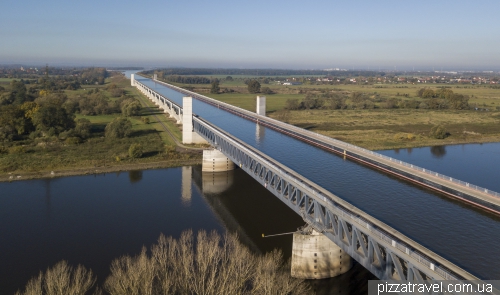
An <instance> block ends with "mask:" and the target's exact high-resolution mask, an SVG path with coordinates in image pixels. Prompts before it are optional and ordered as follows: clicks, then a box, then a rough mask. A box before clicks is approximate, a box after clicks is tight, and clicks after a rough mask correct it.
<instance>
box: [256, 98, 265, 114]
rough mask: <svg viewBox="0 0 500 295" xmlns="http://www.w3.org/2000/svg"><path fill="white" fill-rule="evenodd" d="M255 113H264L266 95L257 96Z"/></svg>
mask: <svg viewBox="0 0 500 295" xmlns="http://www.w3.org/2000/svg"><path fill="white" fill-rule="evenodd" d="M256 113H257V115H262V116H265V115H266V97H265V96H257V110H256Z"/></svg>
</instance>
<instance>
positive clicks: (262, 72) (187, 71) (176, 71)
mask: <svg viewBox="0 0 500 295" xmlns="http://www.w3.org/2000/svg"><path fill="white" fill-rule="evenodd" d="M159 71H161V72H163V73H164V74H165V75H249V76H291V75H304V76H311V75H326V74H328V73H331V72H329V71H325V70H289V69H288V70H287V69H220V68H217V69H210V68H166V69H159V70H148V71H143V72H142V73H144V74H146V75H152V74H154V73H155V72H159ZM342 74H343V75H346V76H361V75H363V76H376V75H380V74H385V73H379V72H376V71H358V70H356V71H342Z"/></svg>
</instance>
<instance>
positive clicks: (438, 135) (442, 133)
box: [429, 125, 449, 139]
mask: <svg viewBox="0 0 500 295" xmlns="http://www.w3.org/2000/svg"><path fill="white" fill-rule="evenodd" d="M429 135H430V136H431V137H433V138H435V139H444V138H446V137H447V136H448V135H449V133H448V132H447V131H446V129H445V128H444V126H443V125H437V126H434V127H432V128H431V132H430V134H429Z"/></svg>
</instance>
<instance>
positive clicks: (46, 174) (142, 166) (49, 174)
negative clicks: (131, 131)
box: [0, 157, 202, 182]
mask: <svg viewBox="0 0 500 295" xmlns="http://www.w3.org/2000/svg"><path fill="white" fill-rule="evenodd" d="M201 162H202V159H201V157H199V158H196V159H189V160H167V161H158V162H149V163H134V164H122V165H116V164H115V165H107V166H95V167H82V168H68V169H64V168H62V169H56V170H43V171H36V172H29V171H16V172H10V173H6V174H0V182H7V181H20V180H30V179H42V178H57V177H67V176H77V175H91V174H104V173H112V172H122V171H130V170H147V169H160V168H171V167H180V166H190V165H199V164H201Z"/></svg>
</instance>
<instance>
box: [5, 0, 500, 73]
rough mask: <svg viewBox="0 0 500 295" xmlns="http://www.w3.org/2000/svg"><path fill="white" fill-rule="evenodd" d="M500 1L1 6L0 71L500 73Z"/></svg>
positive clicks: (105, 1)
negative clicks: (36, 67) (51, 67)
mask: <svg viewBox="0 0 500 295" xmlns="http://www.w3.org/2000/svg"><path fill="white" fill-rule="evenodd" d="M499 12H500V1H498V0H482V1H460V0H456V1H447V0H434V1H427V0H421V1H389V0H388V1H384V0H382V1H356V0H351V1H333V0H331V1H324V0H317V1H294V0H289V1H270V0H269V1H260V0H254V1H246V0H241V1H237V0H233V1H220V0H213V1H198V0H193V1H189V0H177V1H170V0H163V1H159V0H158V1H155V0H145V1H117V0H101V1H95V0H87V1H68V0H64V1H61V0H46V1H39V0H37V1H34V0H16V1H11V0H2V2H1V3H0V63H1V64H5V63H24V64H29V63H39V64H45V63H49V64H60V65H108V66H109V65H143V66H184V67H235V68H303V69H322V68H332V67H333V68H335V67H340V68H349V69H351V68H355V69H368V68H370V69H378V68H382V69H394V67H396V68H397V69H412V68H413V67H414V68H415V69H416V70H418V69H420V70H424V69H432V67H434V68H435V69H436V70H438V69H441V68H443V69H492V70H500V17H499Z"/></svg>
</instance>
